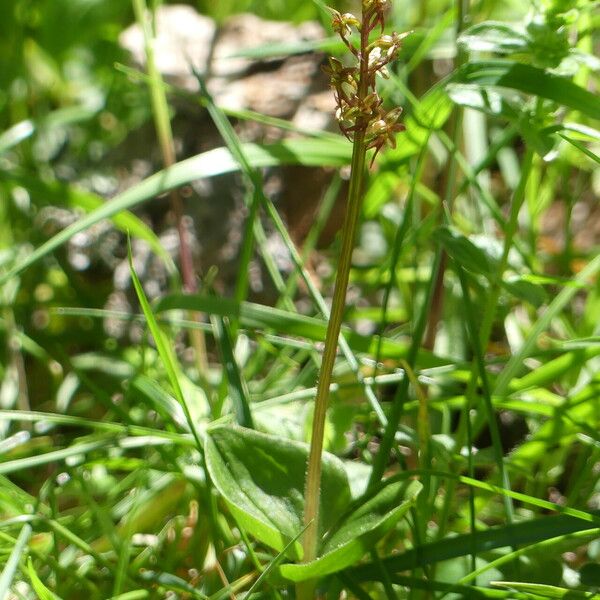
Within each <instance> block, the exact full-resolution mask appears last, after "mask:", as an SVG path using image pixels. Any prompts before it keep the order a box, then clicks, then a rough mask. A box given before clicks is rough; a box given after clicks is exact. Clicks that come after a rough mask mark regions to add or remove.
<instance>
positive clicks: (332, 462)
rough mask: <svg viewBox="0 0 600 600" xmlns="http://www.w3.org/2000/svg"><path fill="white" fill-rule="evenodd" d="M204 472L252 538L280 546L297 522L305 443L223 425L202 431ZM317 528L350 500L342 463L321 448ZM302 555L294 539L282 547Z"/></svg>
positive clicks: (294, 556)
mask: <svg viewBox="0 0 600 600" xmlns="http://www.w3.org/2000/svg"><path fill="white" fill-rule="evenodd" d="M205 456H206V465H207V467H208V471H209V473H210V477H211V479H212V481H213V483H214V485H215V487H216V488H217V490H218V491H219V493H220V494H221V495H222V496H223V498H224V500H225V502H226V503H227V505H228V507H229V510H230V511H231V513H232V514H233V515H234V517H235V518H236V519H237V520H238V522H239V523H240V524H241V525H242V527H244V528H245V529H246V531H248V533H250V534H251V535H253V536H254V537H255V538H257V539H258V540H260V541H261V542H263V543H264V544H266V545H268V546H270V547H271V548H274V549H275V550H277V551H278V552H281V551H282V550H283V549H284V548H285V547H286V545H287V544H288V543H289V542H290V540H292V539H293V538H294V537H295V536H296V535H297V534H298V533H299V532H300V531H301V530H302V527H303V522H302V519H303V514H304V473H305V471H306V463H307V458H308V445H307V444H303V443H301V442H295V441H292V440H289V439H286V438H281V437H277V436H273V435H267V434H264V433H259V432H257V431H254V430H251V429H245V428H243V427H238V426H233V425H227V426H218V427H214V428H211V429H210V430H209V431H208V432H207V434H206V443H205ZM322 481H323V483H322V489H321V519H320V521H321V522H320V527H319V529H320V531H321V534H323V533H325V532H326V531H328V530H330V529H331V527H332V526H333V524H334V523H335V521H336V520H337V519H338V517H339V515H340V514H342V513H343V512H344V511H345V510H346V509H347V507H348V505H349V504H350V501H351V495H350V485H349V483H348V477H347V475H346V471H345V469H344V464H343V463H342V461H341V460H339V459H338V458H336V457H335V456H333V455H331V454H328V453H324V455H323V478H322ZM287 554H288V556H289V557H290V558H292V559H295V560H297V559H300V558H301V557H302V547H301V544H300V542H298V541H297V542H295V543H294V544H292V545H291V547H290V548H289V549H288V550H287Z"/></svg>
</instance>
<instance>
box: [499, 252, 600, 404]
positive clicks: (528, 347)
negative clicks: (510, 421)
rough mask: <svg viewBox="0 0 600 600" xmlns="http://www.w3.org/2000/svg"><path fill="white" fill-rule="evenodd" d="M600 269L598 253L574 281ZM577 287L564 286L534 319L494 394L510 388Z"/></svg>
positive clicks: (504, 392) (502, 394)
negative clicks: (539, 340) (539, 339)
mask: <svg viewBox="0 0 600 600" xmlns="http://www.w3.org/2000/svg"><path fill="white" fill-rule="evenodd" d="M599 269H600V255H597V256H595V257H594V258H593V259H592V260H590V262H589V263H588V264H587V265H586V266H585V267H584V268H583V269H582V270H581V271H580V272H579V273H577V275H576V276H575V281H576V282H578V283H584V282H586V281H588V279H589V278H591V277H593V276H594V275H595V274H596V272H597V271H598V270H599ZM578 289H579V288H578V287H575V286H573V287H571V286H570V287H565V288H564V289H562V290H561V291H560V292H559V294H558V295H557V296H556V297H555V298H554V300H552V302H551V303H550V304H549V305H548V307H547V308H546V310H545V311H544V313H543V314H542V316H541V317H540V318H539V319H538V320H537V321H536V323H535V325H534V326H533V327H532V328H531V330H530V331H529V332H528V333H527V338H526V340H525V343H524V344H523V346H521V348H520V349H519V350H518V352H515V353H514V354H513V355H512V356H511V358H510V360H509V361H508V363H507V364H506V366H505V367H504V369H503V370H502V372H501V373H500V375H499V377H498V379H497V380H496V386H495V388H494V390H493V395H494V396H504V395H505V394H506V393H507V391H508V390H509V388H510V382H511V381H512V380H513V378H515V377H516V376H517V374H518V373H519V371H520V370H521V369H522V365H523V361H524V360H525V359H526V358H527V357H528V356H529V355H530V353H531V351H532V350H533V348H534V347H535V345H536V343H537V340H538V337H539V336H540V335H541V334H542V333H543V332H544V331H545V330H546V329H547V328H548V326H549V325H550V323H551V322H552V320H553V319H554V318H555V317H556V316H557V315H558V314H559V313H560V312H561V311H562V310H563V308H565V306H567V305H568V304H569V302H571V300H572V299H573V297H574V296H575V294H577V292H578Z"/></svg>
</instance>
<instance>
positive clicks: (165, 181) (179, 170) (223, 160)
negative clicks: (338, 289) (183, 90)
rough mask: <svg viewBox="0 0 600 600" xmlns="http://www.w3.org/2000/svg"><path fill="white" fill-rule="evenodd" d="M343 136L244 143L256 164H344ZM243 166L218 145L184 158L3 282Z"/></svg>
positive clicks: (41, 250)
mask: <svg viewBox="0 0 600 600" xmlns="http://www.w3.org/2000/svg"><path fill="white" fill-rule="evenodd" d="M338 138H339V139H332V138H328V139H320V140H312V139H289V140H284V141H282V142H278V143H276V144H270V145H266V146H259V145H257V144H250V143H248V144H244V153H245V156H246V157H247V158H248V160H249V161H250V163H251V164H252V166H253V167H256V168H260V167H270V166H277V165H281V164H299V165H305V166H319V167H324V166H332V167H341V166H344V165H346V164H348V163H349V162H350V158H351V155H350V148H349V145H348V142H347V140H346V139H345V138H343V137H342V136H338ZM238 169H239V165H238V163H237V161H236V160H235V159H234V158H233V157H232V155H231V152H229V150H227V149H226V148H216V149H214V150H209V151H208V152H204V153H202V154H198V155H196V156H193V157H191V158H188V159H186V160H183V161H181V162H179V163H177V164H175V165H173V166H172V167H170V168H168V169H164V170H163V171H159V172H158V173H155V174H154V175H151V176H150V177H148V178H147V179H144V181H142V182H140V183H139V184H137V185H135V186H133V187H131V188H130V189H128V190H126V191H125V192H123V193H121V194H119V195H117V196H115V197H114V198H112V199H111V200H108V201H106V202H105V203H104V204H103V205H102V206H101V207H100V208H97V209H96V210H94V211H92V212H91V213H89V214H88V215H86V216H85V217H82V218H81V219H79V220H78V221H76V222H75V223H73V224H72V225H69V227H67V228H65V229H63V230H62V231H61V232H59V233H57V234H56V235H55V236H53V237H52V238H50V239H49V240H48V241H47V242H45V243H44V244H42V245H41V246H39V247H38V248H36V249H35V250H34V251H33V252H32V253H31V254H29V255H28V256H27V257H26V258H24V259H23V260H20V261H19V262H18V263H17V264H16V265H14V266H13V267H12V268H11V269H10V270H9V271H8V272H6V273H4V274H3V275H2V276H0V285H2V284H4V283H5V282H6V281H8V280H9V279H10V278H12V277H14V276H15V275H17V274H19V273H20V272H22V271H24V270H25V269H27V268H28V267H29V266H31V265H32V264H34V263H35V262H37V261H38V260H40V259H41V258H43V257H44V256H46V255H47V254H49V253H50V252H52V251H53V250H55V249H56V248H58V247H60V246H61V245H62V244H64V243H66V242H67V241H69V240H70V239H71V238H72V237H73V236H74V235H75V234H76V233H79V232H80V231H84V230H85V229H88V228H89V227H91V226H92V225H94V224H95V223H98V221H101V220H102V219H108V218H111V217H112V216H113V215H115V214H117V213H118V212H120V211H122V210H126V209H130V208H133V207H134V206H138V205H140V204H142V203H143V202H146V201H147V200H150V199H152V198H154V197H156V196H159V195H160V194H162V193H163V192H166V191H169V190H172V189H174V188H177V187H179V186H181V185H185V184H187V183H190V182H191V181H195V180H197V179H202V178H205V177H214V176H215V175H222V174H223V173H231V172H232V171H237V170H238Z"/></svg>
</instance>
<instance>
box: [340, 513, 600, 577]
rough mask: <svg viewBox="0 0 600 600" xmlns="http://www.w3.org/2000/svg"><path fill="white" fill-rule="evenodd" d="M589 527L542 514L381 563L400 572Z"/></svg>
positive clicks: (365, 572) (362, 569)
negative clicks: (537, 517) (474, 552)
mask: <svg viewBox="0 0 600 600" xmlns="http://www.w3.org/2000/svg"><path fill="white" fill-rule="evenodd" d="M586 529H589V530H592V529H595V528H593V527H591V526H590V524H589V523H586V522H585V521H582V520H581V519H577V518H574V517H572V516H569V515H556V516H550V517H541V518H539V519H532V520H530V521H524V522H523V523H511V524H509V525H504V526H501V527H490V528H489V529H486V530H482V531H474V532H473V533H468V534H461V535H456V536H453V537H449V538H446V539H443V540H439V541H437V542H431V543H429V544H423V545H421V546H418V547H416V548H413V549H411V550H408V551H406V552H404V553H402V554H399V555H396V556H390V557H387V558H384V559H382V563H383V564H384V566H385V568H386V569H387V570H388V571H390V572H392V573H398V572H401V571H408V570H414V569H418V568H423V567H426V566H427V565H431V564H434V563H437V562H441V561H445V560H450V559H453V558H458V557H461V556H469V555H470V554H471V552H473V550H475V551H476V552H477V553H481V552H488V551H490V550H494V549H496V548H507V547H511V546H520V545H524V544H533V543H536V542H540V541H543V540H548V539H551V538H553V537H557V536H559V535H566V534H569V533H575V532H579V531H585V530H586ZM349 573H350V574H351V575H352V577H353V578H355V579H357V580H358V581H373V580H376V579H377V578H378V577H379V574H378V573H379V571H378V569H377V568H376V567H375V565H374V564H373V563H368V564H365V565H360V566H358V567H354V568H352V569H349Z"/></svg>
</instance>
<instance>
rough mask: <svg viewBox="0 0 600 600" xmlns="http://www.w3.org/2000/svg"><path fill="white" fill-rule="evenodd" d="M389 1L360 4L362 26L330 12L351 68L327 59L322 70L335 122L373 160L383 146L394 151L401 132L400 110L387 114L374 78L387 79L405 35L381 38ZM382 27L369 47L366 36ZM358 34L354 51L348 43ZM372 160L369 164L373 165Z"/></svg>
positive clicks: (347, 16)
mask: <svg viewBox="0 0 600 600" xmlns="http://www.w3.org/2000/svg"><path fill="white" fill-rule="evenodd" d="M388 4H389V2H388V0H362V22H360V21H359V20H358V19H357V18H356V17H355V16H354V15H352V14H350V13H344V14H342V13H340V12H338V11H337V10H334V9H331V8H330V9H329V10H330V11H331V14H332V27H333V29H334V31H336V32H337V33H338V35H339V36H340V37H341V38H342V40H343V41H344V43H345V44H346V46H347V47H348V48H349V49H350V50H351V52H352V54H353V55H354V56H355V59H356V62H355V64H354V66H344V65H343V64H342V63H341V62H340V61H339V60H337V59H336V58H330V59H329V64H328V65H326V66H324V67H323V70H324V71H325V72H326V73H327V74H328V75H329V78H330V82H331V87H332V88H333V90H334V93H335V99H336V102H337V110H336V118H337V120H338V122H339V126H340V129H341V130H342V133H343V134H344V135H345V136H346V137H347V138H348V139H349V140H350V141H354V139H355V137H356V135H357V133H358V132H360V133H361V135H362V136H363V137H364V141H365V144H366V148H367V149H371V148H372V149H374V150H375V154H374V155H373V160H374V159H375V156H377V154H378V153H379V151H380V150H381V148H383V147H384V146H385V145H388V146H391V147H392V148H395V146H396V140H395V134H396V133H397V132H399V131H402V130H403V129H404V126H403V125H402V124H400V123H399V122H398V120H399V118H400V114H401V112H402V109H400V108H395V109H393V110H390V111H389V112H386V111H385V110H383V108H382V104H383V100H382V99H381V98H380V97H379V95H378V93H377V90H376V89H375V77H376V75H381V76H382V77H388V72H387V65H388V64H389V63H390V62H391V61H392V60H394V59H395V58H396V57H397V56H398V53H399V52H400V49H401V48H402V42H403V40H404V38H405V37H406V36H407V35H408V33H396V32H393V33H391V34H383V27H384V12H385V10H386V9H387V7H388ZM377 25H380V26H381V30H382V33H381V35H380V36H379V37H378V38H377V39H376V40H375V41H374V42H372V43H370V44H369V43H368V33H370V32H371V31H372V30H373V29H375V28H376V27H377ZM353 29H354V30H357V31H359V32H360V33H361V47H360V49H357V48H356V47H355V46H354V45H353V44H352V43H351V42H350V41H349V39H348V37H349V36H350V35H351V33H352V31H353ZM373 160H372V161H371V164H373Z"/></svg>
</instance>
